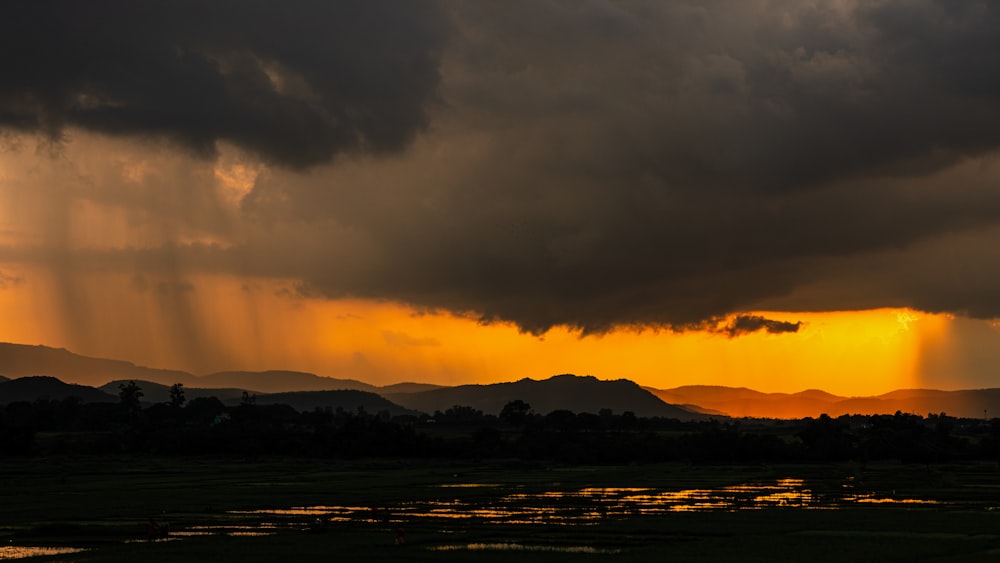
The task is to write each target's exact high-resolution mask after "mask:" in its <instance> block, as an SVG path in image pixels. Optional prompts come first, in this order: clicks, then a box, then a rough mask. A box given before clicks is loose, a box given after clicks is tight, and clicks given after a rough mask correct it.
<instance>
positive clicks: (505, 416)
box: [500, 399, 531, 426]
mask: <svg viewBox="0 0 1000 563" xmlns="http://www.w3.org/2000/svg"><path fill="white" fill-rule="evenodd" d="M529 414H531V405H529V404H528V403H525V402H524V401H522V400H521V399H514V400H513V401H511V402H509V403H507V404H506V405H504V406H503V409H502V410H501V411H500V420H502V421H504V422H506V423H508V424H511V425H513V426H520V425H522V424H524V420H525V419H526V418H527V417H528V415H529Z"/></svg>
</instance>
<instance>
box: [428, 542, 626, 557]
mask: <svg viewBox="0 0 1000 563" xmlns="http://www.w3.org/2000/svg"><path fill="white" fill-rule="evenodd" d="M430 549H431V550H433V551H544V552H557V553H593V554H616V553H621V550H620V549H602V548H597V547H591V546H589V545H524V544H520V543H506V542H505V543H467V544H459V545H439V546H435V547H432V548H430Z"/></svg>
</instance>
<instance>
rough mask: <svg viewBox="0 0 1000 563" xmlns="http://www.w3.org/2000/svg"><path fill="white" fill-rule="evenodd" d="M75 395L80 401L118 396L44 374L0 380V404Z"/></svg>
mask: <svg viewBox="0 0 1000 563" xmlns="http://www.w3.org/2000/svg"><path fill="white" fill-rule="evenodd" d="M71 397H75V398H76V399H78V400H79V401H80V402H81V403H111V402H117V401H118V397H117V396H116V395H111V394H108V393H105V392H103V391H101V390H99V389H94V388H93V387H87V386H85V385H74V384H71V383H63V382H62V381H59V380H58V379H56V378H54V377H50V376H45V375H30V376H27V377H19V378H17V379H10V380H7V381H2V382H0V404H8V403H14V402H17V401H27V402H34V401H36V400H39V399H45V400H52V401H61V400H63V399H69V398H71Z"/></svg>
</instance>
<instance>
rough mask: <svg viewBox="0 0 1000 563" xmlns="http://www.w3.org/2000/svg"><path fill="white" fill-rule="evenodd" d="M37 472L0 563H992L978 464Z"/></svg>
mask: <svg viewBox="0 0 1000 563" xmlns="http://www.w3.org/2000/svg"><path fill="white" fill-rule="evenodd" d="M39 469H40V471H39V472H38V474H29V473H25V474H20V473H19V474H17V475H16V476H15V477H14V478H13V479H10V477H11V475H12V474H11V473H8V475H7V476H8V481H9V482H11V483H13V484H14V485H16V486H15V487H13V488H8V489H5V490H4V491H0V501H2V502H4V506H5V512H4V513H3V514H0V518H2V520H0V540H2V542H3V544H6V545H5V546H4V547H3V548H0V560H12V559H15V560H16V559H27V558H30V559H31V560H46V561H129V560H143V561H145V562H146V563H154V562H155V561H159V560H163V561H171V560H177V559H178V558H183V557H197V558H198V560H203V559H206V558H207V559H211V560H215V561H229V560H234V561H235V560H239V561H244V562H245V561H268V560H273V559H274V558H275V557H278V558H280V557H282V553H285V552H294V553H296V554H309V553H312V554H315V555H317V556H319V555H322V554H329V553H339V554H342V555H344V556H345V557H347V558H348V559H350V558H351V557H367V558H369V559H371V558H372V557H371V554H372V553H376V554H381V555H380V556H377V557H374V560H380V557H381V558H382V559H395V558H397V556H398V555H399V553H398V550H400V549H405V550H406V553H407V557H406V558H407V559H409V560H415V561H424V560H426V561H442V560H445V561H447V560H456V561H459V560H463V559H464V558H467V557H473V556H474V557H476V558H477V559H481V560H483V561H489V560H491V558H495V560H498V561H502V560H505V558H509V557H510V556H516V557H518V558H520V559H526V560H528V561H535V560H538V561H560V560H569V558H573V560H579V559H580V558H583V559H602V560H608V558H618V557H622V558H628V559H629V560H636V561H645V560H649V561H659V560H662V557H663V554H664V553H669V554H671V558H672V559H673V560H679V561H685V560H691V561H699V560H720V559H722V560H732V558H734V557H736V558H738V559H740V560H746V561H755V560H760V561H767V560H769V559H768V558H767V557H768V556H769V555H771V556H773V555H774V554H775V553H779V554H781V553H784V554H785V558H786V559H792V560H795V559H796V557H795V555H796V553H798V550H805V551H807V552H810V553H811V557H810V559H812V560H814V561H825V560H839V556H841V555H844V554H845V553H847V554H849V555H851V556H852V557H854V558H861V559H864V558H865V557H868V558H871V557H874V556H873V555H872V553H878V554H879V557H878V558H879V560H883V561H893V560H900V561H904V560H908V559H906V558H907V557H909V558H910V559H913V558H914V557H915V556H916V557H917V558H918V559H919V556H922V555H924V554H926V553H944V554H950V553H965V552H969V553H973V554H975V555H976V557H975V558H972V559H969V560H978V558H979V557H981V556H985V555H989V556H992V555H994V554H995V555H1000V535H998V534H1000V532H998V530H1000V494H998V493H1000V471H998V470H997V468H995V467H988V466H984V467H974V468H973V467H962V468H930V467H923V468H918V467H912V466H909V467H904V466H900V467H886V468H874V469H872V468H869V469H865V470H863V471H859V470H858V469H857V468H849V467H835V466H825V467H822V466H801V467H788V468H768V467H725V466H724V467H698V468H692V467H684V466H678V465H672V466H635V467H552V468H537V469H517V470H507V469H499V468H490V467H474V466H472V467H462V468H458V470H456V469H455V468H453V467H448V468H443V467H437V466H433V465H429V466H425V467H416V468H411V467H406V466H402V465H400V466H392V467H385V466H373V467H365V466H346V467H334V468H331V467H329V466H325V465H319V464H316V465H311V466H306V467H303V466H301V465H296V464H290V463H289V464H286V463H284V462H275V463H273V464H264V465H249V466H239V465H231V464H221V465H219V466H214V465H212V464H206V465H203V466H201V467H197V466H182V465H177V466H161V465H151V466H148V467H141V466H140V467H136V466H131V467H128V468H127V469H123V468H120V467H113V466H110V465H109V466H103V465H101V466H99V467H92V468H90V469H91V471H89V472H87V471H81V472H80V473H79V474H69V473H55V474H54V473H53V470H52V469H51V468H49V469H42V468H39ZM46 471H48V473H46ZM32 487H33V488H34V490H35V492H36V494H34V495H31V494H30V493H29V490H30V489H31V488H32ZM121 490H127V491H129V494H128V495H121V494H118V493H115V494H108V492H109V491H121ZM52 515H58V517H56V518H53V517H52ZM167 530H169V532H167ZM154 531H156V533H155V534H154V533H153V532H154ZM161 532H162V534H161ZM893 542H894V543H895V544H898V545H895V547H894V548H893V549H894V550H895V551H892V552H891V553H883V551H884V550H885V549H887V547H886V546H887V545H889V544H890V543H893ZM824 546H836V547H831V548H829V549H828V548H827V547H824ZM393 550H395V551H393ZM872 550H874V551H872ZM813 551H816V553H812V552H813ZM713 554H714V555H713ZM708 555H713V557H714V558H713V557H709V558H706V557H707V556H708ZM895 555H899V558H898V559H897V558H894V556H895ZM835 556H836V557H835ZM944 560H949V559H944ZM960 560H962V559H957V560H956V561H960Z"/></svg>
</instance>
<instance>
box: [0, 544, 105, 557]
mask: <svg viewBox="0 0 1000 563" xmlns="http://www.w3.org/2000/svg"><path fill="white" fill-rule="evenodd" d="M83 551H87V550H86V549H84V548H82V547H25V546H15V545H4V546H0V560H9V559H26V558H28V557H40V556H42V555H68V554H70V553H81V552H83Z"/></svg>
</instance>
